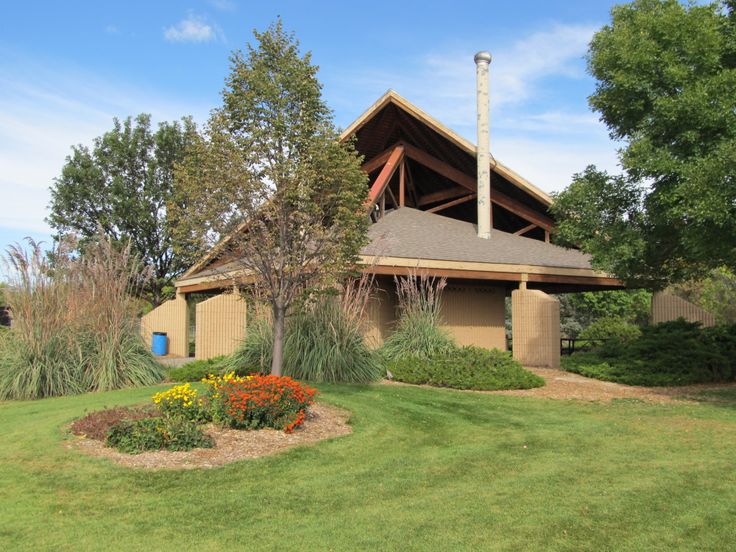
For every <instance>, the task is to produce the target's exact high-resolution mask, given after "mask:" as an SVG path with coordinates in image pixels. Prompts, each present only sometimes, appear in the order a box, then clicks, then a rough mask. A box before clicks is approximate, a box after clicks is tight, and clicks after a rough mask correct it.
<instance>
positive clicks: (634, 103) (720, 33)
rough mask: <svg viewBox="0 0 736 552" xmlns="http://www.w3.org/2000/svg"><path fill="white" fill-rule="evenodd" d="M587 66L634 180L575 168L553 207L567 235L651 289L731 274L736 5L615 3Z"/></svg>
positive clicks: (735, 252) (735, 221)
mask: <svg viewBox="0 0 736 552" xmlns="http://www.w3.org/2000/svg"><path fill="white" fill-rule="evenodd" d="M588 67H589V71H590V72H591V74H592V75H593V76H594V77H595V78H596V79H597V85H596V90H595V93H594V94H593V95H592V96H591V97H590V105H591V107H592V108H593V109H594V110H595V111H597V112H598V113H599V114H600V115H601V118H602V120H603V121H604V122H605V123H606V125H607V126H608V128H609V130H610V133H611V136H612V137H613V138H614V139H616V140H620V141H623V143H624V147H623V149H622V150H621V163H622V166H623V168H624V170H625V176H622V177H618V176H610V175H607V174H606V173H603V172H600V171H597V170H595V169H594V168H592V167H589V168H588V169H586V170H585V172H583V173H581V174H579V175H576V177H575V179H574V181H573V184H572V185H571V186H570V188H569V189H568V190H566V191H564V192H563V193H562V194H560V196H559V197H558V201H557V202H556V205H555V206H554V207H553V210H554V212H555V214H556V215H557V217H558V220H559V221H560V224H559V233H560V238H561V239H562V241H565V242H572V243H576V244H579V245H580V246H581V247H582V248H583V250H585V251H588V252H590V253H591V254H592V256H593V261H594V263H595V264H596V265H597V266H598V267H601V268H604V269H607V270H610V271H612V272H613V273H615V274H617V275H618V276H620V277H622V278H624V279H626V280H628V281H630V282H637V283H646V284H647V285H651V286H652V287H664V286H666V285H667V284H668V283H670V282H678V281H684V280H688V279H691V278H694V277H700V276H703V275H704V274H706V273H707V272H708V271H710V270H712V269H714V268H716V267H719V266H726V267H729V268H730V269H734V267H736V180H735V175H736V110H735V109H734V105H736V2H735V1H734V0H729V1H724V2H717V3H712V4H708V5H697V4H686V5H684V4H681V3H680V2H679V1H677V0H636V1H634V2H631V3H629V4H624V5H620V6H616V7H614V8H613V10H612V22H611V24H610V25H607V26H605V27H603V28H602V29H601V30H600V31H599V32H597V33H596V34H595V36H594V38H593V40H592V42H591V45H590V52H589V57H588Z"/></svg>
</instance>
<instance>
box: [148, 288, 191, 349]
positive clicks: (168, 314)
mask: <svg viewBox="0 0 736 552" xmlns="http://www.w3.org/2000/svg"><path fill="white" fill-rule="evenodd" d="M153 332H166V334H167V336H168V338H169V354H170V355H174V356H180V357H187V356H189V320H188V318H187V299H186V297H185V296H184V295H183V294H181V293H177V294H176V298H174V299H171V300H170V301H166V302H165V303H163V304H162V305H160V306H159V307H157V308H155V309H153V310H152V311H151V312H149V313H148V314H146V315H145V316H143V317H142V318H141V335H142V336H143V339H144V340H145V341H146V343H147V344H148V346H149V347H150V346H151V334H152V333H153Z"/></svg>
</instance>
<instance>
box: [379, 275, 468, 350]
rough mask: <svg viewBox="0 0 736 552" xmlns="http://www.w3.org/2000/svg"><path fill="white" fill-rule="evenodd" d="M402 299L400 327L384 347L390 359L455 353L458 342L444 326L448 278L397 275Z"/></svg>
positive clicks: (395, 279)
mask: <svg viewBox="0 0 736 552" xmlns="http://www.w3.org/2000/svg"><path fill="white" fill-rule="evenodd" d="M394 281H395V283H396V294H397V296H398V300H399V319H398V321H397V323H396V328H395V331H394V333H393V334H391V335H390V336H389V337H388V339H386V341H385V343H384V344H383V346H382V347H381V350H380V351H381V355H382V356H383V357H384V358H386V359H391V360H393V359H397V358H402V357H420V358H431V357H432V356H435V355H438V354H445V353H450V352H452V351H453V350H454V349H455V347H456V345H455V342H454V341H453V339H452V337H450V335H449V334H448V333H447V332H445V331H444V330H443V329H442V328H440V322H441V316H442V292H443V290H444V289H445V287H446V286H447V279H446V278H435V277H427V276H417V274H415V273H412V274H409V275H407V276H402V277H395V278H394Z"/></svg>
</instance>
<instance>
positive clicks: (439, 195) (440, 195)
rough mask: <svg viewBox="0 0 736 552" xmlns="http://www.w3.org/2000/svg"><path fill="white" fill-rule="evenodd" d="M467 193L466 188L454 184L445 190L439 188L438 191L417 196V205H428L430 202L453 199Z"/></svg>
mask: <svg viewBox="0 0 736 552" xmlns="http://www.w3.org/2000/svg"><path fill="white" fill-rule="evenodd" d="M467 193H468V189H467V188H464V187H463V186H456V187H454V188H448V189H447V190H440V191H439V192H432V193H431V194H425V195H423V196H422V197H420V198H419V205H420V206H421V205H429V204H430V203H437V202H438V201H444V200H446V199H454V198H456V197H459V196H464V195H465V194H467Z"/></svg>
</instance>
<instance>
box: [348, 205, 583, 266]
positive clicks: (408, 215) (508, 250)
mask: <svg viewBox="0 0 736 552" xmlns="http://www.w3.org/2000/svg"><path fill="white" fill-rule="evenodd" d="M368 237H369V239H370V243H369V244H368V245H367V246H365V247H364V248H363V250H362V251H361V253H362V254H363V255H369V256H373V257H400V258H411V259H424V260H439V261H453V262H473V263H493V264H506V265H525V266H527V265H529V266H540V267H548V268H571V269H588V270H589V269H590V268H591V266H590V257H589V256H588V255H585V254H583V253H581V252H580V251H576V250H574V249H566V248H564V247H560V246H558V245H553V244H551V243H545V242H543V241H540V240H534V239H530V238H525V237H522V236H515V235H513V234H509V233H507V232H503V231H501V230H496V229H493V230H492V231H491V238H490V239H484V238H479V237H478V234H477V231H476V226H475V224H472V223H470V222H465V221H462V220H457V219H452V218H449V217H444V216H442V215H436V214H434V213H429V212H427V211H420V210H418V209H412V208H409V207H402V208H400V209H396V210H395V211H389V212H387V213H386V215H385V216H384V217H383V218H382V219H381V220H379V221H378V222H376V223H375V224H373V225H371V227H370V228H369V230H368Z"/></svg>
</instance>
